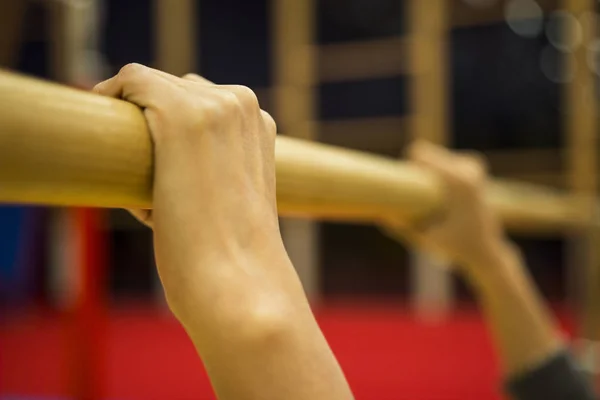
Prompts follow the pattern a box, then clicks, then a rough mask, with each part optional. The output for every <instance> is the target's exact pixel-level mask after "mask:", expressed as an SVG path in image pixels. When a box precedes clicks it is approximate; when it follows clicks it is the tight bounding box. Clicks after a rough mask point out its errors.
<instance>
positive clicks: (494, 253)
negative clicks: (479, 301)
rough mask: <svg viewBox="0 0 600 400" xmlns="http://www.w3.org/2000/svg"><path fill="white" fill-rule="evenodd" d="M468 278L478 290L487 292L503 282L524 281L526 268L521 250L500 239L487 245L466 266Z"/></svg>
mask: <svg viewBox="0 0 600 400" xmlns="http://www.w3.org/2000/svg"><path fill="white" fill-rule="evenodd" d="M464 271H465V274H466V277H467V279H468V280H469V281H470V283H471V284H472V285H473V286H474V288H475V289H476V290H477V291H480V292H487V291H489V290H490V289H492V287H493V286H494V285H497V284H498V283H501V282H512V283H514V281H515V280H517V281H522V280H523V277H524V273H525V270H524V269H523V264H522V261H521V255H520V253H519V250H518V249H517V248H515V246H514V245H513V244H512V243H510V242H508V241H506V240H498V241H496V242H494V243H492V244H490V245H489V246H487V247H486V248H485V249H484V250H483V251H482V252H481V254H479V256H478V257H477V258H474V259H472V260H471V261H470V262H469V263H467V264H466V265H465V268H464Z"/></svg>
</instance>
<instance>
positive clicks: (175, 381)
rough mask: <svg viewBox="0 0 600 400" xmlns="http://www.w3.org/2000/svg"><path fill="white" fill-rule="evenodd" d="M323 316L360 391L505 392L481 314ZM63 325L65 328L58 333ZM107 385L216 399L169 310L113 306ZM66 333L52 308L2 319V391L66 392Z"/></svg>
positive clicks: (347, 311)
mask: <svg viewBox="0 0 600 400" xmlns="http://www.w3.org/2000/svg"><path fill="white" fill-rule="evenodd" d="M317 316H318V320H319V322H320V324H321V326H322V328H323V331H324V332H325V335H326V336H327V338H328V340H329V342H330V343H331V346H332V347H333V349H334V351H335V353H336V355H337V356H338V359H339V361H340V363H341V364H342V367H343V368H344V370H345V372H346V375H347V377H348V379H349V381H350V384H351V386H352V389H353V391H354V393H355V395H356V398H357V399H377V400H386V399H394V400H403V399H407V400H408V399H410V400H454V399H456V400H459V399H460V400H492V399H501V398H502V397H501V396H500V394H499V390H498V387H499V380H498V371H497V368H496V366H495V361H494V356H493V351H492V348H491V344H490V341H489V338H488V335H487V333H486V331H485V327H484V326H483V324H482V321H481V319H480V318H479V316H478V314H477V313H476V312H474V311H460V312H457V313H455V315H453V317H452V318H451V319H450V320H449V321H448V322H444V323H440V324H437V325H426V324H423V323H419V322H417V321H416V320H415V319H414V318H413V317H411V316H410V314H408V313H406V312H402V311H399V310H398V308H396V307H392V306H381V305H380V306H362V307H355V306H352V307H350V306H328V307H326V308H321V309H319V310H317ZM61 332H62V333H61ZM106 340H107V343H106V345H107V348H106V352H105V355H106V362H107V366H106V371H105V379H104V381H105V382H104V384H105V389H106V391H105V393H106V395H107V396H106V397H107V398H110V399H120V400H121V399H122V400H138V399H139V400H154V399H156V400H159V399H160V400H165V399H169V400H180V399H181V400H185V399H212V398H214V396H213V395H212V393H211V391H210V387H209V383H208V380H207V379H206V376H205V375H204V373H203V370H202V366H201V364H200V362H199V360H198V358H197V357H196V354H195V352H194V349H193V348H192V346H191V345H190V343H189V342H188V340H187V338H186V336H185V333H184V332H183V330H182V329H181V328H180V327H179V326H178V324H177V323H176V322H175V321H173V320H172V319H171V318H170V317H169V316H168V315H167V314H166V313H161V312H160V311H157V310H152V309H141V308H131V309H128V310H119V311H114V312H112V313H111V316H110V321H109V324H108V329H107V336H106ZM66 342H67V340H65V335H64V332H63V330H61V327H60V325H59V324H58V320H57V318H56V316H53V315H49V314H46V315H40V314H39V313H38V314H37V315H36V314H33V313H29V314H28V315H26V316H23V315H21V316H20V317H18V318H15V317H9V318H5V320H4V321H3V322H2V324H0V397H2V396H1V395H28V396H29V395H34V396H53V397H55V396H64V395H65V394H66V393H67V391H66V385H65V382H66V378H65V370H66V365H67V358H66V356H65V351H64V348H65V344H66Z"/></svg>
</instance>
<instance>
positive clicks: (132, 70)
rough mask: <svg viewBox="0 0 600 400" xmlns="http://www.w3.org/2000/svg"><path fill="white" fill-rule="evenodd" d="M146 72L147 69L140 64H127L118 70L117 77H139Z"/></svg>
mask: <svg viewBox="0 0 600 400" xmlns="http://www.w3.org/2000/svg"><path fill="white" fill-rule="evenodd" d="M147 70H148V68H147V67H145V66H144V65H142V64H138V63H129V64H126V65H124V66H123V67H122V68H121V69H120V70H119V74H118V75H119V76H121V77H125V78H126V77H134V76H139V75H141V74H144V73H145V72H146V71H147Z"/></svg>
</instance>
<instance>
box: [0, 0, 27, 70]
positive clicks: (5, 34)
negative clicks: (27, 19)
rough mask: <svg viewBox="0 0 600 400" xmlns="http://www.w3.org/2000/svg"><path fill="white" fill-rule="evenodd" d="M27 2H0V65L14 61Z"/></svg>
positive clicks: (8, 64) (14, 0) (9, 65)
mask: <svg viewBox="0 0 600 400" xmlns="http://www.w3.org/2000/svg"><path fill="white" fill-rule="evenodd" d="M27 6H28V5H27V2H25V1H23V0H5V1H3V2H1V3H0V67H4V68H7V67H11V66H13V65H14V64H15V63H16V59H17V53H18V49H19V44H20V42H21V31H22V29H23V19H24V16H25V10H26V8H27Z"/></svg>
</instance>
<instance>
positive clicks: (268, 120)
mask: <svg viewBox="0 0 600 400" xmlns="http://www.w3.org/2000/svg"><path fill="white" fill-rule="evenodd" d="M260 113H261V115H262V118H263V121H264V123H265V126H266V128H267V132H268V133H270V134H272V135H276V134H277V122H275V120H274V119H273V117H272V116H271V114H269V113H268V112H266V111H264V110H261V112H260Z"/></svg>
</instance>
